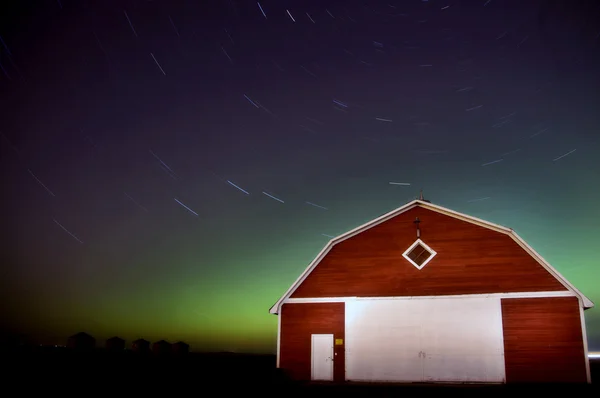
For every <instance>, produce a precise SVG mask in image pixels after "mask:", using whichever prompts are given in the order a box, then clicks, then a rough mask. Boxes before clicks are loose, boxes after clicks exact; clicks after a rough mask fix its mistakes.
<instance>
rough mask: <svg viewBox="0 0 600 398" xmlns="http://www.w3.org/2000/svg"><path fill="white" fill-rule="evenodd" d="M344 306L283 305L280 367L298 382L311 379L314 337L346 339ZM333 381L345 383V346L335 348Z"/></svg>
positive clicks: (327, 304)
mask: <svg viewBox="0 0 600 398" xmlns="http://www.w3.org/2000/svg"><path fill="white" fill-rule="evenodd" d="M344 313H345V311H344V303H318V304H312V303H311V304H284V305H283V306H282V309H281V314H280V315H279V316H281V340H280V357H279V366H280V367H281V368H282V369H284V370H285V371H286V372H288V374H289V376H290V377H292V378H293V379H295V380H310V376H311V374H310V370H311V335H312V334H333V338H334V339H344V343H345V335H344V319H345V318H344V317H345V315H344ZM334 352H335V354H336V355H335V358H334V362H333V374H334V381H344V378H345V373H346V372H345V368H346V367H345V363H344V359H345V354H344V345H336V346H334Z"/></svg>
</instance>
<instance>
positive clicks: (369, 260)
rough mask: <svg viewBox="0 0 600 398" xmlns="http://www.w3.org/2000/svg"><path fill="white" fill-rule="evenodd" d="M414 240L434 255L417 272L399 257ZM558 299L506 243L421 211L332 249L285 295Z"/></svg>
mask: <svg viewBox="0 0 600 398" xmlns="http://www.w3.org/2000/svg"><path fill="white" fill-rule="evenodd" d="M416 217H419V219H420V220H421V223H420V227H421V239H422V240H423V241H424V242H425V243H426V244H427V245H429V246H430V247H431V248H432V249H433V250H435V251H436V252H437V256H435V257H434V258H433V259H432V260H431V261H430V262H429V263H428V264H427V265H425V267H424V268H423V269H421V270H418V269H417V268H416V267H415V266H413V265H412V264H411V263H409V262H408V261H407V260H406V259H405V258H404V257H403V256H402V253H404V252H405V251H406V249H407V248H408V247H409V246H410V245H411V244H412V243H413V242H414V241H415V240H416V228H415V225H414V223H413V221H414V220H415V218H416ZM561 290H562V291H566V290H567V289H566V288H565V287H564V286H563V285H562V284H561V283H560V282H558V281H557V280H556V279H555V278H554V277H553V276H552V275H551V274H550V273H549V272H548V271H546V270H545V269H544V268H543V267H542V266H541V265H540V264H539V263H538V262H537V261H535V260H534V259H533V258H532V257H531V256H530V255H529V254H528V253H527V252H526V251H525V250H524V249H523V248H521V247H520V246H519V245H518V244H517V243H516V242H515V241H514V240H513V239H512V238H511V237H510V236H508V235H505V234H503V233H500V232H496V231H493V230H490V229H487V228H484V227H480V226H478V225H475V224H471V223H468V222H466V221H462V220H459V219H456V218H454V217H450V216H447V215H444V214H441V213H438V212H435V211H432V210H428V209H424V208H422V207H415V208H413V209H411V210H408V211H406V212H404V213H402V214H400V215H398V216H396V217H394V218H392V219H390V220H388V221H386V222H383V223H381V224H379V225H377V226H375V227H373V228H371V229H368V230H366V231H364V232H362V233H360V234H358V235H355V236H354V237H352V238H349V239H347V240H345V241H343V242H340V243H338V244H336V245H335V246H334V247H333V248H332V249H331V250H330V251H329V253H328V254H327V255H326V256H325V257H324V258H323V259H322V261H321V262H320V263H319V265H317V267H316V268H315V269H314V270H313V271H312V272H311V273H310V275H309V276H308V277H307V278H306V279H305V280H304V282H303V283H302V284H301V285H300V286H299V287H298V288H297V289H296V291H295V292H294V293H293V294H292V295H291V297H292V298H309V297H347V296H361V297H377V296H379V297H381V296H423V295H426V296H428V295H453V294H479V293H508V292H524V291H527V292H536V291H537V292H539V291H561Z"/></svg>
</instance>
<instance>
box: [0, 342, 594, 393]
mask: <svg viewBox="0 0 600 398" xmlns="http://www.w3.org/2000/svg"><path fill="white" fill-rule="evenodd" d="M1 354H2V355H1V358H2V362H3V369H6V370H4V371H3V375H2V376H3V377H2V378H3V379H5V380H6V381H5V383H3V386H2V387H4V389H5V390H6V389H7V388H8V389H10V390H11V391H19V392H20V393H25V394H27V392H30V393H44V394H48V393H54V392H56V393H61V394H63V395H64V394H67V395H71V394H72V395H90V394H91V395H97V394H106V393H108V394H119V395H121V394H126V393H134V394H144V395H146V394H159V393H161V394H165V393H166V394H170V395H171V396H178V395H183V394H186V395H194V396H220V395H221V394H228V393H229V392H231V393H237V394H239V393H243V394H245V395H246V394H253V395H255V394H261V395H260V396H262V397H264V396H276V395H277V396H280V395H281V394H285V395H286V396H290V395H291V396H310V397H332V396H345V397H348V396H350V397H396V396H397V397H403V398H407V397H422V396H423V395H426V396H430V395H431V396H434V395H439V394H444V396H447V395H448V394H450V395H452V396H459V397H496V396H497V397H504V396H507V395H515V394H524V393H525V394H529V393H531V394H535V396H539V395H540V394H542V393H553V394H555V393H563V392H564V393H568V394H569V395H574V394H584V395H588V396H589V395H590V394H592V395H596V394H597V392H598V390H600V389H599V388H598V385H597V384H598V382H596V383H592V384H591V385H515V386H510V385H509V386H506V385H503V386H483V385H427V384H411V385H369V384H354V383H345V384H335V385H334V384H329V383H297V382H291V381H290V380H288V379H287V378H286V377H285V374H283V373H282V372H280V371H279V370H278V369H276V368H275V357H274V356H271V355H264V356H261V355H243V354H228V353H218V354H188V355H185V356H179V357H174V356H168V357H160V356H156V355H152V354H149V355H140V354H135V353H132V352H129V351H124V352H119V353H110V352H106V351H104V350H97V351H93V352H88V353H78V352H73V351H71V350H66V349H48V348H45V349H40V348H38V349H27V350H23V349H21V350H14V349H13V350H10V351H4V352H2V353H1ZM591 369H592V382H593V381H594V380H600V361H592V362H591ZM13 387H16V388H15V389H13Z"/></svg>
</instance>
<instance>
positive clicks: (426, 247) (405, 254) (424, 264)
mask: <svg viewBox="0 0 600 398" xmlns="http://www.w3.org/2000/svg"><path fill="white" fill-rule="evenodd" d="M417 245H421V246H423V248H424V249H425V250H427V251H428V252H429V253H430V254H431V256H429V257H428V258H427V260H425V261H424V262H423V264H421V265H419V264H417V263H415V262H414V261H413V260H411V259H410V257H408V253H410V251H411V250H412V249H414V248H415V247H416V246H417ZM436 254H437V252H436V251H435V250H433V249H432V248H431V247H429V246H428V245H426V244H425V242H423V241H422V240H421V239H417V240H416V241H415V242H414V243H413V244H412V245H410V246H409V247H408V249H406V251H405V252H404V253H402V256H403V257H404V258H405V259H407V260H408V262H409V263H411V264H412V265H414V266H415V267H416V268H417V269H419V270H420V269H423V267H424V266H426V265H427V263H428V262H430V261H431V259H432V258H434V257H435V256H436Z"/></svg>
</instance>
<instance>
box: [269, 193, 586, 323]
mask: <svg viewBox="0 0 600 398" xmlns="http://www.w3.org/2000/svg"><path fill="white" fill-rule="evenodd" d="M417 206H418V207H422V208H424V209H428V210H432V211H435V212H437V213H441V214H445V215H447V216H450V217H454V218H457V219H459V220H463V221H466V222H469V223H471V224H475V225H479V226H481V227H484V228H488V229H491V230H493V231H496V232H500V233H503V234H505V235H508V236H510V237H511V238H512V239H513V240H514V241H515V242H516V243H517V244H518V245H519V246H521V247H522V248H523V249H524V250H525V251H526V252H527V253H528V254H529V255H530V256H531V257H533V258H534V259H535V260H536V261H537V262H538V263H539V264H540V265H541V266H542V267H543V268H544V269H546V271H548V272H549V273H550V274H551V275H552V276H554V277H555V278H556V279H557V280H558V281H559V282H560V283H561V284H562V285H563V286H564V287H565V288H566V289H567V290H569V291H571V292H572V293H573V294H575V295H576V296H577V297H578V298H579V299H580V302H581V303H582V304H583V308H584V309H588V308H592V307H593V306H594V303H593V302H592V301H591V300H590V299H588V298H587V297H585V296H584V295H583V294H582V293H581V292H580V291H579V290H577V288H575V286H573V285H572V284H571V283H570V282H569V281H567V279H565V277H564V276H562V275H561V274H560V273H559V272H558V271H557V270H556V269H554V267H552V266H551V265H550V264H549V263H548V262H547V261H546V260H544V259H543V258H542V256H540V255H539V254H538V253H537V252H536V251H535V250H534V249H533V248H532V247H531V246H529V245H528V244H527V243H526V242H525V241H524V240H523V239H522V238H521V237H520V236H519V235H517V233H516V232H515V231H513V230H512V229H510V228H507V227H503V226H501V225H497V224H494V223H491V222H489V221H485V220H482V219H479V218H476V217H472V216H468V215H466V214H463V213H459V212H456V211H454V210H450V209H447V208H445V207H442V206H438V205H434V204H432V203H430V202H426V201H423V200H413V201H411V202H409V203H407V204H405V205H404V206H402V207H399V208H397V209H395V210H392V211H390V212H388V213H386V214H384V215H382V216H380V217H378V218H376V219H374V220H372V221H369V222H367V223H365V224H363V225H361V226H359V227H357V228H354V229H353V230H351V231H348V232H346V233H345V234H342V235H340V236H337V237H335V238H333V239H331V240H330V241H329V242H328V243H327V245H325V247H324V248H323V250H321V252H320V253H319V254H318V255H317V257H316V258H315V259H314V260H313V261H312V262H311V263H310V264H309V265H308V267H307V268H306V269H305V270H304V272H303V273H302V274H301V275H300V276H299V277H298V279H296V281H295V282H294V283H293V284H292V286H290V288H289V289H288V290H287V292H285V294H284V295H283V296H281V298H280V299H279V300H277V302H276V303H275V304H274V305H273V306H272V307H271V309H270V310H269V312H270V313H271V314H278V313H279V311H280V308H281V305H282V304H283V303H284V302H285V300H287V299H288V298H289V297H290V296H291V295H292V294H293V293H294V291H295V290H296V289H297V288H298V287H299V286H300V285H301V284H302V282H304V280H305V279H306V278H307V277H308V275H309V274H310V273H311V272H312V271H313V270H314V269H315V267H317V265H318V264H319V263H320V262H321V260H322V259H323V258H324V257H325V256H326V255H327V253H328V252H329V251H330V250H331V249H332V248H333V246H334V245H336V244H338V243H340V242H343V241H344V240H346V239H349V238H351V237H353V236H355V235H357V234H359V233H361V232H363V231H365V230H367V229H369V228H372V227H374V226H376V225H379V224H381V223H383V222H385V221H387V220H389V219H391V218H393V217H396V216H397V215H399V214H402V213H403V212H405V211H408V210H410V209H413V208H415V207H417Z"/></svg>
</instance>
